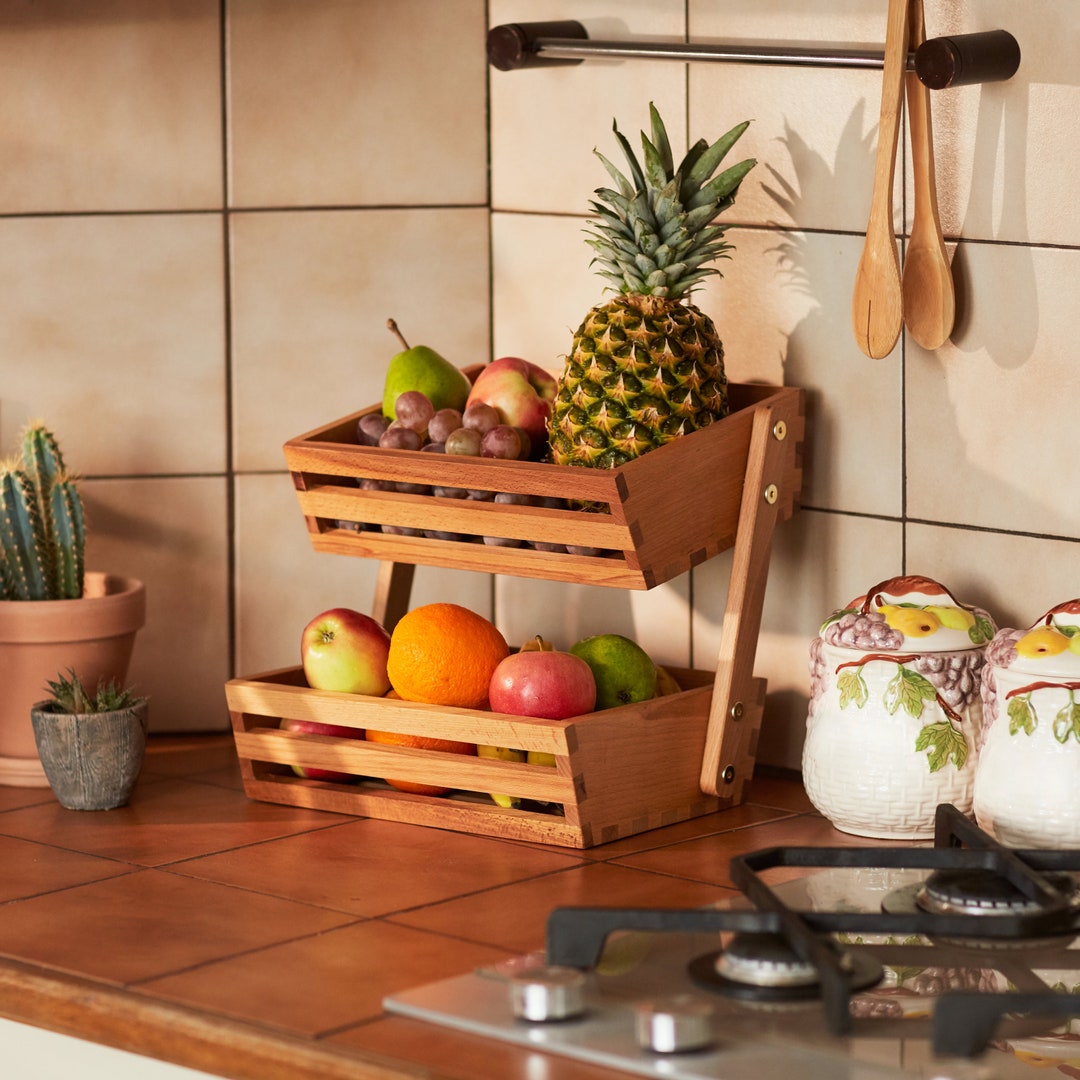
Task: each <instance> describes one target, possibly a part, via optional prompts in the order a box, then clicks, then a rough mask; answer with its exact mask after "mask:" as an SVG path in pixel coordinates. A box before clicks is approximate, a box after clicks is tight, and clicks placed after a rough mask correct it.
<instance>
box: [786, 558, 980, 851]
mask: <svg viewBox="0 0 1080 1080" xmlns="http://www.w3.org/2000/svg"><path fill="white" fill-rule="evenodd" d="M994 631H995V627H994V622H993V620H992V619H991V617H990V615H989V614H988V613H987V612H986V611H984V610H982V609H981V608H978V607H975V606H973V605H971V604H965V603H961V602H960V601H958V600H957V599H956V598H955V597H954V596H953V594H952V593H951V592H950V591H949V590H948V589H947V588H945V586H944V585H941V584H940V583H938V582H936V581H933V580H931V579H930V578H925V577H916V576H907V577H896V578H890V579H889V580H888V581H883V582H881V583H880V584H879V585H875V586H874V587H873V588H872V589H869V590H867V592H866V594H865V595H863V596H860V597H858V598H857V599H855V600H853V601H852V602H851V603H850V604H848V605H847V606H846V607H844V608H842V609H840V610H839V611H836V612H834V613H833V614H832V615H830V616H829V618H828V619H826V620H825V623H824V624H823V626H822V627H821V631H820V633H819V634H818V636H817V637H816V638H815V639H814V640H813V642H812V643H811V645H810V709H809V717H808V719H807V730H806V742H805V744H804V747H803V761H802V767H803V782H804V784H805V786H806V792H807V794H808V795H809V797H810V801H811V802H812V803H813V804H814V806H815V807H817V809H818V810H820V811H821V813H822V814H824V815H825V816H826V817H827V818H828V819H829V820H830V821H831V822H832V824H833V825H834V826H835V827H836V828H837V829H840V830H841V831H843V832H848V833H853V834H854V835H856V836H868V837H874V838H877V839H894V840H916V839H929V838H931V837H933V835H934V815H935V812H936V810H937V806H938V804H939V803H946V802H947V803H952V804H953V805H954V806H956V807H957V808H958V809H959V810H960V811H962V812H963V813H970V812H971V807H972V793H973V787H974V779H975V760H976V755H977V752H978V745H977V744H978V739H979V732H980V729H981V726H982V702H981V699H980V694H979V689H980V681H981V672H982V668H983V664H984V663H985V653H984V646H985V645H986V643H987V642H988V641H990V639H991V638H992V637H993V636H994Z"/></svg>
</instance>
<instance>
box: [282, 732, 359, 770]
mask: <svg viewBox="0 0 1080 1080" xmlns="http://www.w3.org/2000/svg"><path fill="white" fill-rule="evenodd" d="M281 728H282V730H283V731H300V732H303V733H304V734H306V735H336V736H337V737H338V738H339V739H363V738H364V729H363V728H353V727H342V726H341V725H340V724H319V723H317V722H316V721H314V720H296V719H292V718H288V719H285V720H282V722H281ZM290 768H291V769H292V771H293V772H294V773H296V775H297V776H302V777H304V779H306V780H337V781H338V782H341V781H344V780H355V779H356V777H355V776H353V775H352V773H343V772H335V771H334V770H333V769H306V768H304V766H302V765H291V766H290Z"/></svg>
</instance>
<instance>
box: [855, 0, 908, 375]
mask: <svg viewBox="0 0 1080 1080" xmlns="http://www.w3.org/2000/svg"><path fill="white" fill-rule="evenodd" d="M907 9H908V0H889V19H888V25H887V27H886V31H885V71H884V75H883V76H882V81H881V117H880V120H879V122H878V145H877V158H876V160H875V163H874V193H873V196H872V199H871V202H870V220H869V222H868V224H867V226H866V243H865V245H864V246H863V252H862V258H861V259H860V260H859V268H858V270H857V271H856V274H855V294H854V296H853V297H852V302H851V325H852V329H853V330H854V331H855V340H856V342H858V345H859V348H860V349H862V351H863V352H864V353H866V355H867V356H870V357H873V358H874V359H879V358H881V357H883V356H888V355H889V353H891V352H892V350H893V346H894V345H895V344H896V340H897V338H899V336H900V327H901V326H902V325H903V321H904V314H903V312H904V309H903V296H902V293H901V287H900V256H899V255H898V254H897V251H896V237H895V235H894V234H893V204H892V195H893V176H894V173H895V169H896V139H897V136H898V134H899V128H900V102H901V101H902V99H903V93H904V69H905V68H906V67H907V53H908V34H907V22H908V11H907Z"/></svg>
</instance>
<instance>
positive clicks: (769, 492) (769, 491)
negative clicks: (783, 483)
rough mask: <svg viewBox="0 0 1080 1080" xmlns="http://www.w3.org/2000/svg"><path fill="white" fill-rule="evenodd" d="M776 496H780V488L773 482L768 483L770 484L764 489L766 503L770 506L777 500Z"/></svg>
mask: <svg viewBox="0 0 1080 1080" xmlns="http://www.w3.org/2000/svg"><path fill="white" fill-rule="evenodd" d="M778 498H780V490H779V488H777V486H776V485H775V484H770V485H769V486H768V487H767V488H766V489H765V501H766V502H767V503H768V504H769V505H770V506H772V504H773V503H774V502H776V500H777V499H778Z"/></svg>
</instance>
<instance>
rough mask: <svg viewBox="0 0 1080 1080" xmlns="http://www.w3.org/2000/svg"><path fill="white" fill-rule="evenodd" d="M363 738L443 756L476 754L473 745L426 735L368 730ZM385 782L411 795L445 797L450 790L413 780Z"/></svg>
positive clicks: (388, 780) (388, 779)
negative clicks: (429, 751)
mask: <svg viewBox="0 0 1080 1080" xmlns="http://www.w3.org/2000/svg"><path fill="white" fill-rule="evenodd" d="M364 738H365V739H367V740H368V741H369V742H376V743H383V744H385V745H386V746H411V747H414V748H416V749H417V750H441V751H442V752H443V753H444V754H465V755H470V754H472V755H475V754H476V746H475V745H474V744H473V743H464V742H454V741H453V740H452V739H431V738H428V737H427V736H426V735H402V734H400V733H399V732H396V731H372V730H371V729H370V728H369V729H368V730H367V732H365V734H364ZM386 782H387V783H388V784H389V785H390V786H391V787H394V788H397V789H398V791H408V792H411V793H412V794H413V795H447V794H449V792H450V790H451V789H450V788H446V787H436V786H435V785H434V784H419V783H416V782H415V781H413V780H391V779H390V778H389V777H387V778H386Z"/></svg>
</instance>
